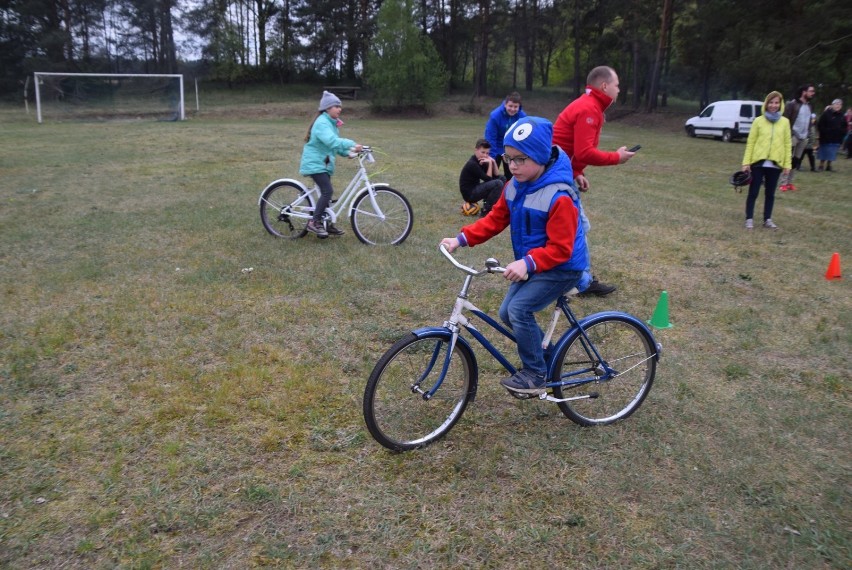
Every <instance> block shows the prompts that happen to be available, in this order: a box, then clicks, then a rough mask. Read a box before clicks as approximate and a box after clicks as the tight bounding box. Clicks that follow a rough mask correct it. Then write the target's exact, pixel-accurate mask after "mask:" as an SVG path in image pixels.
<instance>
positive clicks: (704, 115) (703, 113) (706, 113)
mask: <svg viewBox="0 0 852 570" xmlns="http://www.w3.org/2000/svg"><path fill="white" fill-rule="evenodd" d="M712 114H713V105H710V106H709V107H707V108H706V109H704V110H703V111H701V114H700V115H698V116H699V117H701V118H702V119H706V118H707V117H709V116H710V115H712Z"/></svg>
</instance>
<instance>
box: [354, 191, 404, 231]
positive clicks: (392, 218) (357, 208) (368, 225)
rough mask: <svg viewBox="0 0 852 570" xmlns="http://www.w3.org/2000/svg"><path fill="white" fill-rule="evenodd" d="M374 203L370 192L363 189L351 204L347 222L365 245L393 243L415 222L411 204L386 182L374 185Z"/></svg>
mask: <svg viewBox="0 0 852 570" xmlns="http://www.w3.org/2000/svg"><path fill="white" fill-rule="evenodd" d="M373 191H374V192H375V199H376V205H378V207H379V210H381V215H380V213H379V212H377V211H376V209H375V208H374V207H373V202H372V200H370V193H369V192H363V193H361V195H360V196H358V197H357V198H355V202H353V204H352V213H351V219H350V223H351V224H352V231H353V232H355V236H356V237H357V238H358V239H359V240H361V241H362V242H363V243H366V244H367V245H396V244H400V243H402V242H404V241H405V238H407V237H408V234H410V233H411V227H412V225H413V224H414V212H413V211H412V209H411V204H409V203H408V200H407V199H406V198H405V196H403V195H402V194H401V193H400V192H399V191H397V190H394V189H393V188H388V187H386V186H380V187H378V188H374V189H373Z"/></svg>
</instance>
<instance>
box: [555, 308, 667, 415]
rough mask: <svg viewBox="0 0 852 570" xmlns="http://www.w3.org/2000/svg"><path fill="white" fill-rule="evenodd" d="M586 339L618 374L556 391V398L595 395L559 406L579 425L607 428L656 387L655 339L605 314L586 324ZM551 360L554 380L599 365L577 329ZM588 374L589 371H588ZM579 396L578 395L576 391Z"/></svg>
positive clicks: (626, 321) (627, 320) (624, 320)
mask: <svg viewBox="0 0 852 570" xmlns="http://www.w3.org/2000/svg"><path fill="white" fill-rule="evenodd" d="M583 328H584V330H585V331H586V335H587V336H588V337H589V340H591V341H592V343H593V344H594V346H595V348H596V349H597V350H598V353H599V354H600V356H601V358H602V359H603V360H604V361H605V362H606V363H607V364H608V365H609V366H610V367H612V368H614V369H616V370H617V371H619V372H620V374H619V375H618V376H616V377H614V378H612V379H610V380H604V381H596V382H593V383H590V384H584V385H582V386H579V387H571V386H555V387H554V388H553V394H554V396H556V397H557V398H564V397H566V395H567V396H569V397H572V396H577V395H582V394H596V396H595V397H592V398H588V399H580V400H571V401H568V402H559V403H558V405H559V409H560V410H562V413H563V414H564V415H565V416H566V417H567V418H568V419H570V420H571V421H573V422H575V423H577V424H579V425H581V426H594V425H608V424H611V423H614V422H617V421H619V420H623V419H625V418H627V417H628V416H630V414H632V413H633V412H635V411H636V410H637V409H638V408H639V406H641V405H642V402H643V401H644V400H645V397H646V396H647V395H648V392H649V391H650V390H651V385H652V384H653V383H654V375H655V374H656V370H657V349H656V346H655V344H654V341H653V338H652V337H651V336H650V335H649V334H648V333H647V331H645V330H644V329H643V328H642V327H641V326H639V325H637V324H636V323H634V322H632V320H631V318H630V317H627V316H619V315H605V316H602V317H600V318H599V319H594V318H592V319H591V320H590V321H588V322H586V323H584V327H583ZM572 334H573V338H572V339H571V340H569V341H568V342H567V343H566V344H565V345H564V348H563V349H562V350H560V351H559V352H558V353H557V355H556V359H555V361H554V367H553V375H552V378H553V379H554V380H556V379H559V378H561V377H562V375H563V374H565V373H569V372H571V371H576V370H578V369H588V370H590V371H591V370H594V369H595V368H596V367H597V365H598V364H599V361H597V359H596V358H595V357H594V354H593V353H592V352H591V351H589V350H587V342H586V340H585V338H583V336H582V335H581V334H580V332H579V331H578V330H575V331H574V332H573V333H572ZM590 373H591V372H590ZM578 390H581V391H583V392H582V393H581V394H578V393H577V391H578Z"/></svg>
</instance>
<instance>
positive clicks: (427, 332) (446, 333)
mask: <svg viewBox="0 0 852 570" xmlns="http://www.w3.org/2000/svg"><path fill="white" fill-rule="evenodd" d="M411 334H413V335H414V336H416V337H417V338H428V337H433V338H434V337H436V336H437V337H440V338H442V339H443V340H445V341H446V342H450V341H451V340H452V338H453V331H451V330H450V329H448V328H447V327H423V328H420V329H416V330H413V331H411ZM456 345H461V347H462V348H461V350H466V351H467V353H468V355H470V361H471V363H473V374H472V377H471V379H470V401H471V403H472V402H473V401H474V400H476V388H477V383H478V379H479V364H478V363H477V362H476V354H474V352H473V349H472V348H471V346H470V343H469V342H468V341H467V339H466V338H464V337H463V336H461V335H459V336H458V337H457V338H456Z"/></svg>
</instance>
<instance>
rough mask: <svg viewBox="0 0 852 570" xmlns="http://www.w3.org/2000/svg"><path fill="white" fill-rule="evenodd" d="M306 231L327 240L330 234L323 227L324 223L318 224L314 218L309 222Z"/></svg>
mask: <svg viewBox="0 0 852 570" xmlns="http://www.w3.org/2000/svg"><path fill="white" fill-rule="evenodd" d="M305 229H306V230H308V231H309V232H312V233H315V234H317V237H321V238H327V237H328V232H327V231H325V228H324V227H322V222H317V221H315V220H314V219H313V218H311V219H310V220H308V225H307V226H305Z"/></svg>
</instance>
